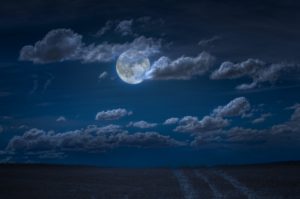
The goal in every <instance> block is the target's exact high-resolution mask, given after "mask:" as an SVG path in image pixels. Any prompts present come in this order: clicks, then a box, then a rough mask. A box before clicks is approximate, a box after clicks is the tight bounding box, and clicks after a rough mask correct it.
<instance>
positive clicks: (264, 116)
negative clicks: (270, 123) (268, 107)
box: [252, 113, 272, 124]
mask: <svg viewBox="0 0 300 199" xmlns="http://www.w3.org/2000/svg"><path fill="white" fill-rule="evenodd" d="M271 116H272V114H271V113H264V114H262V115H261V116H260V117H258V118H256V119H254V120H253V121H252V124H258V123H262V122H264V121H265V120H266V119H267V118H268V117H271Z"/></svg>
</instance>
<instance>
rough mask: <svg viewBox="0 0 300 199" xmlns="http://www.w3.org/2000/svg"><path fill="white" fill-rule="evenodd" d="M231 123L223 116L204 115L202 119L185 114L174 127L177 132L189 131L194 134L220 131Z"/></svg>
mask: <svg viewBox="0 0 300 199" xmlns="http://www.w3.org/2000/svg"><path fill="white" fill-rule="evenodd" d="M228 125H229V121H228V120H226V119H224V118H221V117H211V116H204V117H203V118H202V119H201V120H198V118H197V117H193V116H185V117H183V118H182V119H181V120H180V121H179V125H178V126H177V127H176V128H175V129H174V131H176V132H188V133H192V134H200V133H207V132H211V131H218V130H220V129H222V128H224V127H227V126H228Z"/></svg>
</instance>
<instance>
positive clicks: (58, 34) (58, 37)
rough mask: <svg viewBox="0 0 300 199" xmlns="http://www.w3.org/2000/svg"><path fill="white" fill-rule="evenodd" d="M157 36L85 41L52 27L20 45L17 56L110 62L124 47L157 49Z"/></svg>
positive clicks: (145, 50)
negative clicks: (101, 41)
mask: <svg viewBox="0 0 300 199" xmlns="http://www.w3.org/2000/svg"><path fill="white" fill-rule="evenodd" d="M160 48H161V40H160V39H154V38H146V37H144V36H140V37H137V38H135V39H134V40H133V41H132V42H125V43H121V44H119V43H108V42H103V43H101V44H94V43H92V44H89V45H86V44H84V43H83V42H82V36H81V35H79V34H77V33H75V32H74V31H73V30H71V29H55V30H51V31H50V32H48V33H47V34H46V35H45V37H44V38H43V39H42V40H40V41H38V42H36V43H35V44H34V45H33V46H32V45H27V46H24V47H23V48H22V49H21V51H20V56H19V59H20V60H22V61H32V62H33V63H36V64H46V63H52V62H62V61H66V60H73V61H74V60H75V61H76V60H78V61H81V62H83V63H90V62H111V61H113V60H114V59H116V58H117V57H118V56H119V55H120V54H121V53H123V52H124V51H126V50H128V49H135V50H138V51H140V52H141V53H143V54H145V55H146V56H151V55H153V54H155V53H158V52H159V51H160Z"/></svg>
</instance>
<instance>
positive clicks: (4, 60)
mask: <svg viewBox="0 0 300 199" xmlns="http://www.w3.org/2000/svg"><path fill="white" fill-rule="evenodd" d="M299 8H300V3H299V2H297V1H279V0H263V1H251V2H250V1H237V0H231V1H220V0H213V1H209V0H206V1H204V0H203V1H171V0H168V1H167V0H163V1H127V2H123V1H107V2H105V1H96V0H87V1H83V0H77V1H68V0H64V1H38V0H30V1H26V2H25V1H24V2H17V1H2V2H1V3H0V44H1V45H0V52H1V53H0V71H1V73H0V104H1V109H0V147H1V149H0V159H1V162H42V163H64V164H96V165H104V166H179V165H196V164H208V165H211V164H221V163H226V164H235V163H253V162H268V161H281V160H299V158H300V157H299V153H297V151H299V149H300V136H299V130H300V125H299V124H300V105H299V103H300V94H299V88H300V65H299V63H300V58H299V52H300V45H299V43H300V38H299V34H300V25H299V19H300V16H299V15H300V13H299V12H298V10H299ZM132 49H133V50H137V51H139V52H141V53H143V54H144V55H145V56H146V57H148V58H149V60H150V65H151V66H150V69H149V71H147V72H146V74H145V76H144V77H143V81H142V82H141V83H140V84H135V85H132V84H127V83H126V82H123V81H122V80H121V79H120V78H119V76H118V74H117V72H116V69H115V66H116V61H117V59H118V57H119V55H120V54H122V53H123V52H126V51H128V50H132Z"/></svg>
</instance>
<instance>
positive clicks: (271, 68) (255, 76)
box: [210, 59, 300, 90]
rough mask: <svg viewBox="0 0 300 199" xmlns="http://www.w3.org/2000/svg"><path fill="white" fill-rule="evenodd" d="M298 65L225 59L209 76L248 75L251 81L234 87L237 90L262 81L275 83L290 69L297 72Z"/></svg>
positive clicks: (215, 78) (233, 77)
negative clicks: (237, 61)
mask: <svg viewBox="0 0 300 199" xmlns="http://www.w3.org/2000/svg"><path fill="white" fill-rule="evenodd" d="M299 69H300V65H296V64H287V63H279V64H267V63H265V62H263V61H261V60H259V59H248V60H246V61H243V62H240V63H236V64H234V63H232V62H229V61H225V62H223V63H222V64H221V66H220V67H219V68H218V69H217V70H215V71H214V72H213V73H212V74H211V76H210V78H211V79H213V80H218V79H237V78H241V77H250V78H251V79H252V82H250V83H243V84H241V85H238V86H237V87H236V88H237V89H239V90H246V89H253V88H256V87H257V86H259V85H260V84H262V83H264V82H268V83H271V84H273V83H275V82H276V81H277V80H278V79H279V78H280V76H283V74H285V73H288V72H290V71H295V72H297V73H299Z"/></svg>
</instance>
